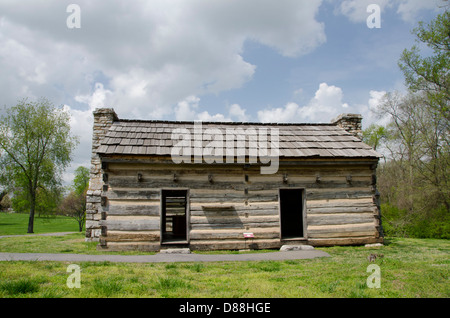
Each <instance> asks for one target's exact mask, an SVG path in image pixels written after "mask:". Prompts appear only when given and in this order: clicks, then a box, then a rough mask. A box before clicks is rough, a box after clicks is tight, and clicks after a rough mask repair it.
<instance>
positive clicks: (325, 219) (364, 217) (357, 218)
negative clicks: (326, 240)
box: [307, 213, 375, 225]
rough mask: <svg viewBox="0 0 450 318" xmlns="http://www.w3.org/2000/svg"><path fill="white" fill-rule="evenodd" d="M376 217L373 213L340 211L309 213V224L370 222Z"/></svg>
mask: <svg viewBox="0 0 450 318" xmlns="http://www.w3.org/2000/svg"><path fill="white" fill-rule="evenodd" d="M374 220H375V219H374V217H373V214H372V213H360V214H354V213H339V214H314V215H307V224H308V225H339V224H356V223H370V222H373V221H374Z"/></svg>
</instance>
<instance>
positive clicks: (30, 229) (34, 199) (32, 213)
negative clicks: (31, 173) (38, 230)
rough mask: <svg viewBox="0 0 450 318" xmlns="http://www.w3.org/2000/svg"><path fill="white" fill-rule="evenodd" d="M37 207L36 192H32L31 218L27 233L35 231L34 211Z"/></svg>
mask: <svg viewBox="0 0 450 318" xmlns="http://www.w3.org/2000/svg"><path fill="white" fill-rule="evenodd" d="M35 209H36V192H34V193H32V194H31V200H30V218H29V219H28V231H27V233H34V211H35Z"/></svg>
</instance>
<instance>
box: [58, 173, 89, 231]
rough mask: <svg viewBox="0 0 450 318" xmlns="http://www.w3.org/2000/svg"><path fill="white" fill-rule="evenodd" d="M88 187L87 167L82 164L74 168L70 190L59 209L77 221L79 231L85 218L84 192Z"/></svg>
mask: <svg viewBox="0 0 450 318" xmlns="http://www.w3.org/2000/svg"><path fill="white" fill-rule="evenodd" d="M88 187H89V169H88V168H86V167H83V166H80V167H78V168H77V169H75V177H74V179H73V184H72V186H71V188H72V191H70V193H69V194H68V195H67V196H66V197H65V198H64V200H63V201H62V203H61V205H60V207H59V210H60V211H61V213H62V214H64V215H66V216H70V217H72V218H74V219H75V220H76V221H77V222H78V228H79V230H80V232H81V231H82V230H83V224H84V222H85V220H86V192H87V189H88Z"/></svg>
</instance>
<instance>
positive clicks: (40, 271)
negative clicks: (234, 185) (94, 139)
mask: <svg viewBox="0 0 450 318" xmlns="http://www.w3.org/2000/svg"><path fill="white" fill-rule="evenodd" d="M78 235H79V237H78V238H77V237H76V236H72V235H69V236H68V237H65V236H64V237H59V240H63V241H64V242H65V243H64V244H63V245H62V246H65V248H66V249H71V250H74V251H76V250H78V249H79V247H77V246H78V245H79V244H80V243H81V245H83V244H84V243H82V242H79V240H82V237H81V235H80V234H78ZM71 236H72V237H71ZM28 239H29V240H30V241H29V244H31V245H33V242H32V241H34V240H36V241H39V240H41V239H43V238H40V237H32V238H31V237H29V238H28ZM45 239H48V238H45ZM4 240H10V238H4V239H0V243H2V242H3V241H4ZM46 242H47V243H45V244H47V245H49V241H46ZM53 244H56V241H54V242H53ZM7 245H14V241H10V242H9V243H8V244H4V245H2V246H1V249H0V250H2V251H3V249H4V248H6V247H7ZM15 245H16V247H15V248H13V247H9V249H10V250H14V249H15V250H16V251H18V250H20V249H21V248H25V247H24V246H23V244H20V245H22V247H20V246H19V247H17V244H15ZM34 245H35V246H37V245H40V244H39V243H35V244H34ZM62 246H61V247H58V248H56V249H57V250H58V249H60V248H62ZM94 248H95V247H94ZM48 249H49V250H51V249H53V247H48ZM317 249H320V250H323V251H325V252H327V253H329V254H330V255H331V257H328V258H317V259H311V260H285V261H254V262H204V263H147V264H146V263H136V264H128V263H111V262H80V263H78V265H79V266H80V268H81V288H79V289H77V288H73V289H70V288H68V287H67V285H66V281H67V279H68V277H69V275H70V274H71V273H68V272H67V267H68V265H70V263H69V262H49V261H33V262H25V261H7V262H0V297H40V298H41V297H51V298H57V297H64V298H71V297H81V298H83V297H86V298H87V297H100V298H104V297H139V298H143V297H152V298H154V297H168V298H169V297H179V298H184V297H186V298H188V297H189V298H191V297H192V298H205V297H206V298H210V297H211V298H253V297H254V298H275V297H276V298H278V297H281V298H298V297H331V298H350V297H351V298H360V297H368V298H373V297H389V298H404V297H422V298H448V297H450V284H449V267H450V259H449V255H450V242H449V241H448V240H439V239H403V238H390V239H389V240H387V244H386V245H385V246H382V247H373V248H366V247H364V246H358V247H355V246H353V247H352V246H347V247H327V248H317ZM85 252H87V250H85ZM371 253H376V254H383V255H384V257H383V258H378V259H376V260H375V264H377V265H378V266H379V267H380V271H381V288H379V289H375V288H374V289H371V288H368V287H367V285H366V280H367V278H368V276H369V275H370V273H368V272H367V266H368V265H369V264H373V263H370V262H369V261H368V260H367V256H368V255H369V254H371Z"/></svg>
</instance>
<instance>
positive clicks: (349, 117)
mask: <svg viewBox="0 0 450 318" xmlns="http://www.w3.org/2000/svg"><path fill="white" fill-rule="evenodd" d="M331 122H332V123H333V124H335V125H337V126H338V127H341V128H342V129H344V130H346V131H348V132H349V133H351V134H352V135H353V136H355V137H357V138H359V139H362V124H361V122H362V116H361V115H360V114H341V115H339V116H338V117H336V118H335V119H333V120H332V121H331Z"/></svg>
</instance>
